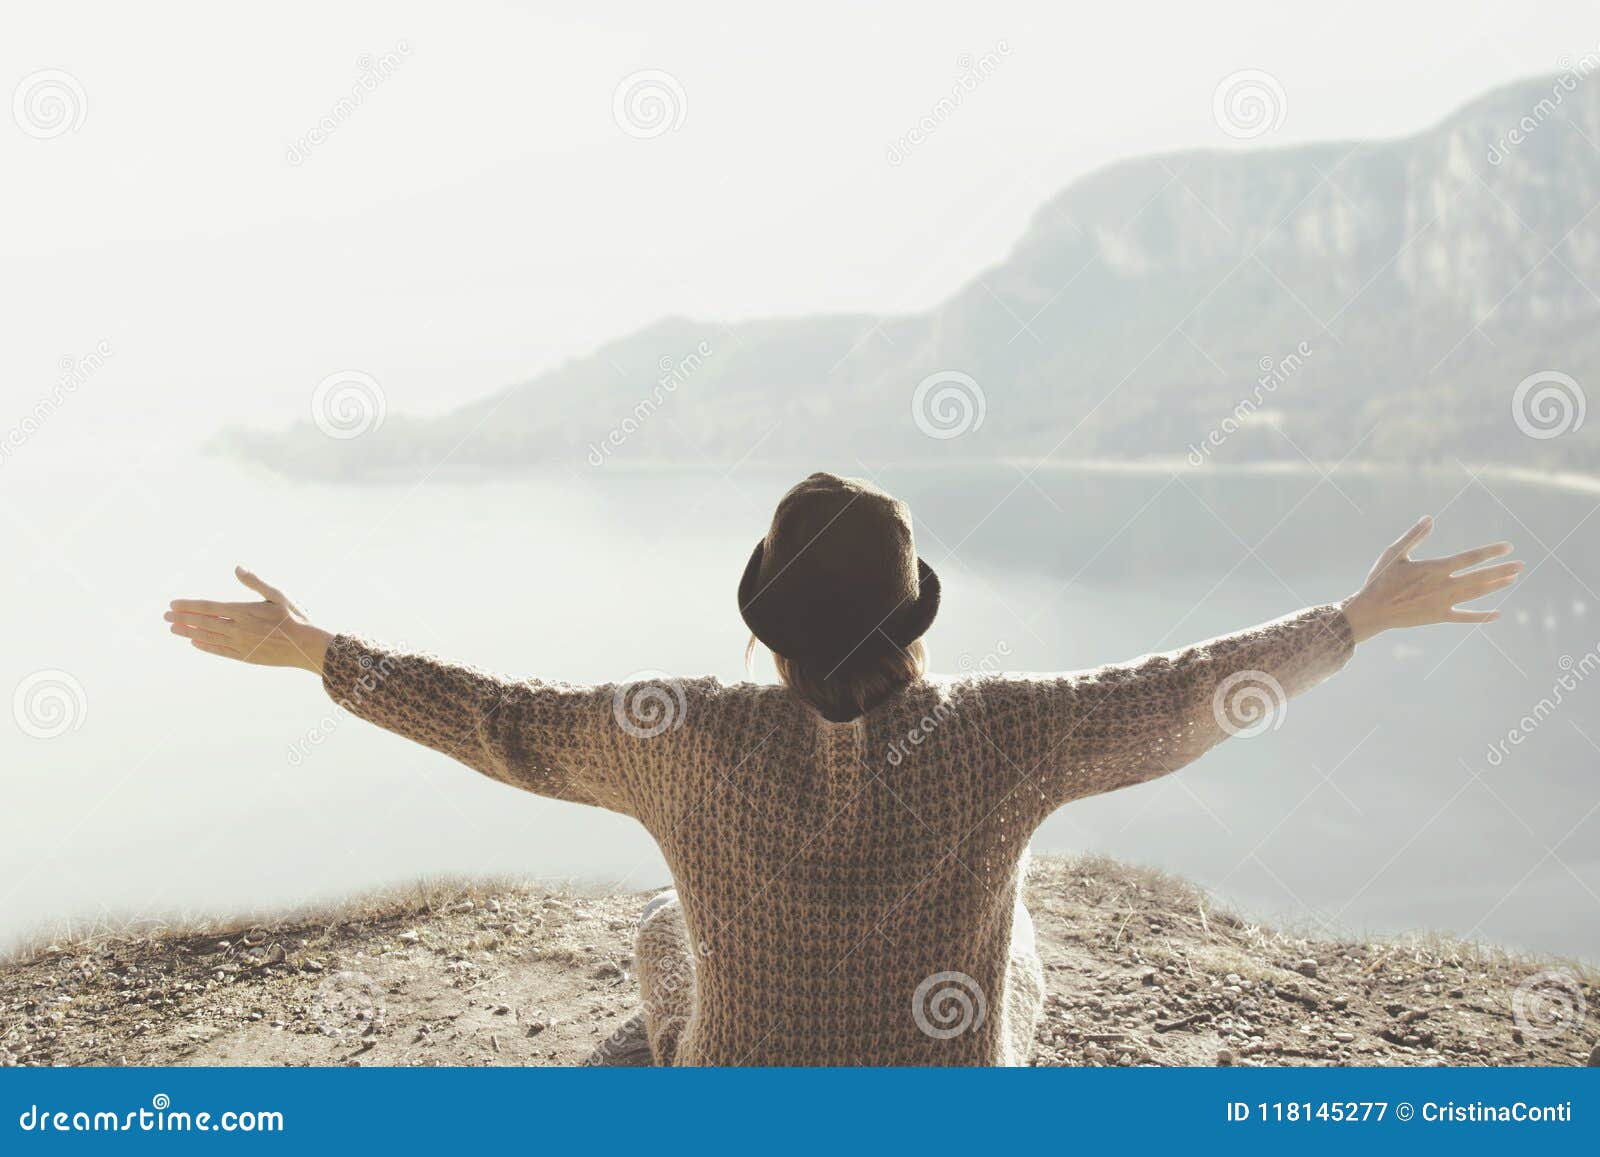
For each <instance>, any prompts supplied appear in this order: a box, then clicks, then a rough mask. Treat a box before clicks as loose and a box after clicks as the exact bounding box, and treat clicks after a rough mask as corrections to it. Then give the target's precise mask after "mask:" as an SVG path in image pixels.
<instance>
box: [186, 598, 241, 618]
mask: <svg viewBox="0 0 1600 1157" xmlns="http://www.w3.org/2000/svg"><path fill="white" fill-rule="evenodd" d="M167 605H168V606H170V607H171V608H172V609H173V610H174V611H177V612H180V613H182V614H189V615H210V616H211V617H212V618H218V619H237V618H240V617H241V616H243V615H244V613H245V612H246V611H248V610H249V609H250V607H251V605H252V604H250V603H215V602H212V601H211V600H210V599H173V600H172V602H170V603H169V604H167Z"/></svg>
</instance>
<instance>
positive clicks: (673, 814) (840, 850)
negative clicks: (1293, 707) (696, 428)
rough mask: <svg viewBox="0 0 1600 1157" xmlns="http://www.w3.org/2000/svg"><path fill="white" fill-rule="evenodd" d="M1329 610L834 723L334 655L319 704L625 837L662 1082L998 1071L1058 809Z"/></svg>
mask: <svg viewBox="0 0 1600 1157" xmlns="http://www.w3.org/2000/svg"><path fill="white" fill-rule="evenodd" d="M1353 647H1354V636H1353V634H1352V632H1351V628H1350V624H1349V621H1348V620H1347V619H1346V618H1345V616H1344V614H1343V612H1342V611H1341V610H1340V609H1339V608H1338V607H1337V606H1323V607H1315V608H1311V609H1308V610H1305V611H1301V612H1299V613H1298V614H1295V615H1290V616H1287V617H1285V618H1282V619H1278V620H1275V621H1273V622H1270V623H1266V624H1263V625H1261V626H1258V627H1255V628H1252V629H1250V630H1246V631H1242V632H1240V633H1237V634H1233V635H1228V636H1224V637H1222V638H1217V639H1212V640H1210V641H1208V642H1204V643H1200V644H1197V645H1195V646H1192V647H1189V648H1186V649H1184V650H1181V651H1175V652H1170V653H1167V654H1159V655H1149V656H1145V657H1143V658H1141V659H1138V660H1135V661H1133V662H1130V663H1126V664H1121V665H1116V666H1108V667H1102V668H1099V669H1097V670H1093V671H1086V672H1078V673H1072V674H1059V675H1026V676H1023V675H991V674H978V675H972V676H968V677H963V678H958V679H942V678H938V679H936V678H928V679H922V680H918V681H916V682H914V683H912V684H910V685H909V686H907V687H906V688H905V689H904V690H903V691H901V692H899V693H897V694H895V695H894V696H892V697H891V698H890V699H888V700H887V701H885V702H883V703H882V704H880V705H878V706H877V707H875V708H874V709H872V710H871V711H869V712H868V713H867V714H866V715H864V716H862V717H861V718H859V719H856V720H854V721H853V722H849V723H829V722H827V721H825V720H823V719H822V718H821V717H820V716H819V715H818V714H817V713H816V712H815V711H814V710H812V709H811V708H810V707H808V706H807V705H806V704H805V703H803V702H802V701H800V700H799V699H798V698H796V697H795V696H794V695H793V694H792V693H791V692H789V691H788V690H787V689H786V688H784V687H781V686H764V685H757V684H752V683H738V684H726V683H722V682H720V681H718V680H716V679H709V678H707V679H689V680H681V681H679V680H674V679H669V678H667V677H666V676H660V677H658V678H655V679H652V680H644V681H638V682H634V683H628V684H604V685H599V686H573V685H568V684H561V683H551V682H543V681H538V680H526V681H511V680H507V679H502V678H499V677H497V676H494V675H491V674H487V673H484V672H482V671H478V670H475V669H472V668H470V667H465V666H460V665H457V664H453V663H447V662H443V661H441V660H438V659H435V658H432V657H428V656H423V655H415V654H405V653H400V652H395V651H391V650H388V649H385V648H383V647H380V646H376V645H373V644H371V643H367V642H364V641H362V640H359V639H356V638H353V637H351V636H348V635H340V636H338V637H337V638H336V639H335V640H334V641H333V643H332V644H331V645H330V647H329V649H328V652H327V657H326V660H325V664H324V671H323V679H324V684H325V686H326V688H327V690H328V693H329V694H330V695H331V696H332V697H333V698H334V699H335V700H336V701H338V702H339V703H340V704H341V705H343V706H344V707H345V708H347V709H348V710H350V711H351V712H353V713H355V714H356V715H359V716H361V717H362V718H364V719H367V720H370V721H371V722H373V723H376V724H378V725H379V726H381V727H385V728H387V729H389V730H391V731H394V732H396V733H398V734H400V735H402V736H405V737H406V738H408V739H412V740H416V741H417V742H420V743H423V744H426V745H427V746H429V747H432V748H435V749H437V750H439V751H441V752H444V753H445V754H447V755H450V756H452V757H453V758H455V759H457V760H460V761H461V762H462V763H464V764H466V765H467V766H469V767H471V768H474V769H475V770H477V771H480V772H482V773H483V774H485V775H488V776H490V777H492V778H494V779H497V780H500V781H502V782H504V783H507V784H510V785H512V786H515V787H519V788H523V789H525V790H527V791H531V792H536V793H538V794H540V795H545V796H550V797H553V798H556V799H562V800H570V801H573V802H576V803H581V804H591V805H594V806H597V807H603V808H608V809H610V810H612V811H616V812H620V813H622V814H623V815H627V816H632V817H633V818H635V819H637V820H638V821H639V822H640V823H641V824H643V825H644V827H645V828H646V829H647V830H648V831H649V832H650V834H651V835H652V836H653V837H654V838H655V840H656V842H657V843H658V844H659V845H660V848H661V851H662V854H663V856H664V857H665V859H666V862H667V864H668V866H669V867H670V869H671V871H672V876H673V880H674V882H675V883H676V886H677V889H678V893H679V895H680V896H681V898H682V907H683V916H684V919H685V921H686V924H687V929H688V935H689V937H690V939H691V941H692V944H693V949H694V959H695V975H694V983H693V988H694V992H693V1009H692V1013H691V1015H690V1016H689V1017H688V1023H687V1025H686V1026H685V1028H684V1030H683V1033H682V1036H681V1039H680V1040H678V1042H677V1044H676V1049H675V1055H674V1056H673V1058H672V1060H673V1061H674V1062H675V1063H678V1064H715V1065H745V1064H762V1065H790V1064H823V1065H845V1064H849V1065H853V1064H963V1065H992V1064H998V1063H1006V1062H1016V1061H1018V1060H1019V1059H1021V1058H1019V1057H1017V1056H1015V1055H1012V1050H1011V1049H1008V1047H1007V1045H1006V1034H1007V1028H1008V1026H1007V1024H1006V1023H1005V1022H1006V1016H1005V1015H1004V1010H1005V1009H1006V1007H1007V998H1008V994H1007V992H1006V985H1007V959H1008V952H1009V950H1010V948H1011V941H1012V924H1013V917H1014V911H1015V905H1016V903H1017V900H1018V896H1019V891H1018V890H1019V887H1020V884H1021V877H1022V873H1021V869H1020V862H1021V860H1022V858H1023V856H1024V853H1025V852H1026V849H1027V845H1028V840H1029V838H1030V837H1031V836H1032V834H1033V832H1034V830H1035V829H1036V828H1037V827H1038V826H1039V824H1040V823H1041V822H1042V821H1043V820H1044V819H1045V817H1047V816H1048V815H1049V814H1050V813H1051V812H1052V811H1054V810H1055V809H1056V808H1058V807H1060V806H1061V805H1062V804H1065V803H1068V802H1070V801H1072V800H1075V799H1080V798H1082V797H1084V796H1089V795H1095V794H1098V793H1100V792H1107V791H1113V790H1115V789H1117V788H1121V787H1127V786H1130V785H1132V784H1137V783H1142V782H1144V781H1146V780H1150V779H1153V778H1155V777H1157V776H1161V775H1165V774H1167V773H1168V772H1172V771H1176V770H1177V769H1178V768H1180V767H1182V766H1183V765H1184V764H1186V763H1188V762H1190V761H1191V760H1193V759H1194V758H1196V757H1197V756H1199V755H1200V754H1202V753H1203V752H1205V751H1206V750H1207V749H1209V748H1211V747H1212V746H1214V745H1215V744H1216V743H1218V742H1219V741H1220V740H1222V739H1224V738H1225V737H1227V736H1228V735H1229V734H1237V733H1239V732H1240V731H1241V730H1253V729H1255V728H1257V727H1258V726H1259V725H1260V724H1261V722H1262V719H1261V717H1260V714H1259V712H1260V709H1261V708H1263V707H1272V706H1274V705H1276V706H1278V707H1279V709H1280V710H1281V703H1282V701H1283V700H1285V699H1287V698H1288V697H1290V696H1293V695H1295V694H1297V693H1299V692H1301V691H1303V690H1306V689H1307V688H1309V687H1312V686H1314V685H1315V684H1317V683H1318V682H1320V681H1321V680H1323V679H1324V678H1326V677H1327V676H1328V675H1330V674H1332V673H1333V672H1334V671H1336V670H1338V669H1339V668H1340V667H1341V666H1342V665H1343V664H1344V663H1345V661H1346V660H1347V659H1348V658H1349V656H1350V654H1351V652H1352V649H1353Z"/></svg>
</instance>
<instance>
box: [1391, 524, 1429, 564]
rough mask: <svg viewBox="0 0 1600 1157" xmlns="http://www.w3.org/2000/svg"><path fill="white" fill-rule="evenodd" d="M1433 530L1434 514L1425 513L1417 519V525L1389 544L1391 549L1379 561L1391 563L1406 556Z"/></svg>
mask: <svg viewBox="0 0 1600 1157" xmlns="http://www.w3.org/2000/svg"><path fill="white" fill-rule="evenodd" d="M1432 530H1433V516H1432V515H1431V514H1424V515H1423V516H1422V517H1421V518H1419V519H1417V523H1416V525H1415V526H1413V527H1412V528H1411V529H1410V530H1408V531H1406V532H1405V533H1404V534H1402V535H1401V536H1400V537H1399V538H1397V539H1395V540H1394V541H1393V542H1392V543H1390V544H1389V549H1388V550H1386V551H1384V552H1383V556H1382V558H1380V559H1379V562H1381V563H1391V562H1394V561H1395V560H1396V559H1402V558H1405V557H1406V556H1407V555H1408V554H1410V553H1411V551H1412V550H1413V549H1415V547H1416V545H1417V543H1419V542H1421V541H1422V540H1423V539H1425V538H1427V537H1428V535H1429V533H1430V532H1431V531H1432Z"/></svg>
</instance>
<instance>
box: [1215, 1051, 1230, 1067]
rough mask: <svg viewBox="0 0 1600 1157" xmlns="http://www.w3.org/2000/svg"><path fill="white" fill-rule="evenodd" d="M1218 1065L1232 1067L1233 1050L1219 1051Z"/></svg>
mask: <svg viewBox="0 0 1600 1157" xmlns="http://www.w3.org/2000/svg"><path fill="white" fill-rule="evenodd" d="M1217 1064H1219V1065H1231V1064H1233V1050H1232V1049H1218V1050H1217Z"/></svg>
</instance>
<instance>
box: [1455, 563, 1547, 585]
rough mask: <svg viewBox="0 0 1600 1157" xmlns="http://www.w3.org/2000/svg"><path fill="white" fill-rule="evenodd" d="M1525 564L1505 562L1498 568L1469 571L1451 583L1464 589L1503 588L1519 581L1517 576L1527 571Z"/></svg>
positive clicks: (1487, 567)
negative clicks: (1488, 586) (1491, 586)
mask: <svg viewBox="0 0 1600 1157" xmlns="http://www.w3.org/2000/svg"><path fill="white" fill-rule="evenodd" d="M1527 566H1528V564H1527V563H1525V562H1503V563H1501V564H1500V565H1498V566H1486V567H1484V568H1483V569H1482V570H1475V571H1468V572H1467V573H1466V574H1464V575H1457V576H1456V577H1454V578H1453V579H1451V582H1452V583H1453V584H1455V585H1457V586H1460V587H1462V588H1468V587H1482V586H1487V585H1490V584H1492V585H1494V586H1496V587H1503V586H1506V585H1507V584H1509V583H1513V582H1516V581H1517V576H1518V575H1520V574H1521V573H1522V572H1523V571H1524V570H1526V569H1527Z"/></svg>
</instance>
